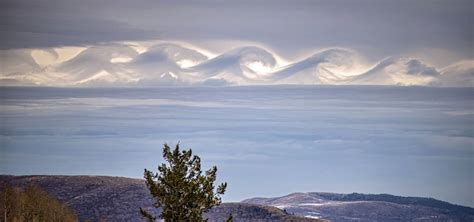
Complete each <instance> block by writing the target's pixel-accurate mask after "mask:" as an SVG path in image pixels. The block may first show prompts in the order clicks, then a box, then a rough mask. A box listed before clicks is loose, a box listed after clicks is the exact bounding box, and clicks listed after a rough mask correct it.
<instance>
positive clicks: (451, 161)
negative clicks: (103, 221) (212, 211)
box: [0, 0, 474, 206]
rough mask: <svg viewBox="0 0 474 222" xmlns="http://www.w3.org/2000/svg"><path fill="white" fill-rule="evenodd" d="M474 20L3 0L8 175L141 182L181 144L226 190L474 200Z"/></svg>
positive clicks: (338, 1)
mask: <svg viewBox="0 0 474 222" xmlns="http://www.w3.org/2000/svg"><path fill="white" fill-rule="evenodd" d="M473 23H474V2H473V1H470V0H452V1H439V0H417V1H412V0H401V1H388V0H360V1H349V0H331V1H329V0H323V1H303V0H298V1H284V0H275V1H247V0H241V1H157V0H137V1H126V0H98V1H97V0H83V1H73V0H37V1H28V0H0V65H1V68H0V86H1V87H0V90H1V91H0V92H1V97H0V98H1V100H0V102H1V103H0V105H1V107H0V108H1V110H0V115H1V119H0V123H1V124H0V133H1V135H0V138H1V141H0V142H1V145H2V146H1V150H0V152H1V154H2V155H1V156H0V158H2V159H1V160H2V161H1V163H0V164H1V165H0V167H1V168H0V173H12V174H103V175H121V176H130V177H140V176H141V170H142V168H144V167H150V168H151V167H153V166H154V165H153V164H154V163H155V162H156V159H155V158H154V157H155V156H153V155H151V154H156V156H160V155H159V153H158V152H159V147H160V146H161V144H163V143H164V142H170V143H174V142H176V141H177V140H181V141H182V142H183V145H184V146H186V147H192V148H194V147H195V149H196V150H197V151H199V153H200V154H201V156H202V158H203V160H204V161H205V160H206V159H208V160H210V163H209V164H211V163H214V164H216V165H218V166H219V167H220V168H219V169H222V170H221V171H220V172H222V175H223V178H224V179H225V180H228V182H229V194H228V197H225V198H227V199H226V200H228V201H236V200H241V199H243V198H248V197H254V196H276V195H284V194H287V193H290V192H296V191H332V192H366V193H393V194H399V195H413V196H430V197H436V198H441V199H443V200H448V201H451V202H454V203H459V204H464V205H469V206H474V202H473V200H474V196H473V191H472V187H473V186H472V183H473V168H474V167H473V149H474V148H473V141H474V140H473V128H472V126H473V125H472V124H473V107H472V104H473V101H472V100H473V98H472V95H473V93H472V88H473V87H474V37H473V28H472V24H473ZM264 85H265V86H264ZM268 85H271V86H268ZM289 85H291V86H289ZM302 85H313V86H311V87H310V86H302ZM322 85H324V86H322ZM326 85H331V86H326ZM333 85H334V86H333ZM336 85H337V86H336ZM369 85H370V86H369ZM374 85H383V86H374ZM4 86H22V87H23V86H40V87H61V88H8V87H4ZM203 86H204V87H203ZM237 86H238V87H237ZM243 86H245V87H243ZM395 86H396V87H395ZM415 86H416V87H415ZM104 87H105V88H104ZM195 87H197V88H195ZM200 87H202V88H200ZM150 120H151V121H150ZM104 158H105V160H107V161H104ZM110 166H113V168H111V167H110ZM255 169H257V170H255ZM314 169H318V170H316V171H315V170H314ZM262 178H265V179H263V180H262ZM427 184H429V185H427ZM233 186H234V187H236V188H238V189H235V190H233V189H232V187H233ZM256 187H265V189H256Z"/></svg>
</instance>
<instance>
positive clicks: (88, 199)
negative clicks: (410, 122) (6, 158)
mask: <svg viewBox="0 0 474 222" xmlns="http://www.w3.org/2000/svg"><path fill="white" fill-rule="evenodd" d="M5 183H9V184H11V185H13V186H17V187H26V186H28V185H38V186H40V187H41V188H42V189H44V190H45V191H47V192H48V193H50V194H52V195H53V196H55V197H56V198H58V199H59V200H61V201H64V202H66V203H67V204H68V205H69V206H70V207H71V208H72V209H73V210H74V211H75V212H76V213H77V214H78V216H79V218H80V219H81V220H85V219H92V220H93V221H97V220H99V219H100V218H104V219H107V221H140V220H141V217H140V214H139V210H138V209H139V207H145V208H147V209H148V210H149V211H151V212H154V213H155V214H158V213H159V212H157V211H156V209H154V208H153V207H152V199H151V196H150V194H149V192H148V190H147V188H146V186H145V184H144V181H143V180H139V179H130V178H123V177H106V176H1V175H0V188H1V185H2V184H5ZM286 212H288V213H290V214H294V215H289V214H288V213H286ZM229 214H232V215H233V218H234V221H320V220H316V219H317V218H320V219H329V220H331V221H335V222H339V221H344V222H345V221H362V222H372V221H388V222H399V221H400V222H401V221H452V222H456V221H461V222H464V221H469V222H472V221H474V208H470V207H463V206H458V205H453V204H450V203H447V202H444V201H440V200H436V199H432V198H418V197H399V196H393V195H387V194H380V195H374V194H358V193H353V194H335V193H294V194H290V195H287V196H283V197H276V198H252V199H248V200H244V201H242V202H241V203H225V204H222V205H221V206H219V207H216V208H214V209H212V210H211V211H210V212H209V213H208V214H207V217H208V218H209V219H210V221H225V219H226V218H227V217H228V215H229ZM295 215H296V216H295ZM312 218H313V219H315V220H312Z"/></svg>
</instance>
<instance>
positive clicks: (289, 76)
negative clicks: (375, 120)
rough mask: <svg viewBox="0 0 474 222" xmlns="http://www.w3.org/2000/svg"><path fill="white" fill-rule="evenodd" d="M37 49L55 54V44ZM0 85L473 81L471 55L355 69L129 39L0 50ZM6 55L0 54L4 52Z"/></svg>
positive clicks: (337, 55)
mask: <svg viewBox="0 0 474 222" xmlns="http://www.w3.org/2000/svg"><path fill="white" fill-rule="evenodd" d="M44 52H46V53H49V54H51V56H52V58H53V59H57V58H58V57H59V56H58V50H55V49H46V50H44ZM0 53H1V55H2V60H3V61H2V69H1V70H0V84H1V85H40V86H154V85H272V84H337V85H353V84H356V85H424V86H448V87H472V86H474V85H473V77H474V61H471V60H467V61H461V62H459V63H456V64H453V65H450V66H447V67H445V68H441V69H439V68H436V67H434V66H432V65H430V64H427V63H425V62H424V61H421V60H418V59H414V58H394V57H393V58H385V59H382V60H381V61H379V62H378V63H376V64H375V65H374V66H372V67H370V68H368V69H366V70H365V71H361V72H360V73H359V74H356V75H350V76H348V75H343V74H341V73H340V72H335V71H334V70H341V68H343V69H342V70H348V69H350V68H351V67H353V65H354V63H356V61H359V60H358V57H359V55H358V54H357V53H355V52H354V51H352V50H349V49H344V48H330V49H325V50H322V51H319V52H316V53H314V54H312V55H311V56H308V57H306V58H303V59H301V60H298V61H294V62H290V63H289V64H285V65H283V64H279V63H278V60H277V59H276V58H280V56H278V55H277V54H275V53H274V52H271V51H269V50H267V49H264V48H261V47H257V46H247V47H241V48H236V49H233V50H230V51H228V52H225V53H222V54H220V55H217V56H215V57H212V58H210V57H208V56H207V55H206V53H202V52H200V51H199V50H197V49H193V48H189V47H186V46H183V45H180V44H171V43H161V44H158V45H154V46H151V47H149V48H147V50H146V51H144V52H143V51H140V52H139V51H137V50H136V49H135V48H134V47H133V46H132V45H127V44H113V45H98V46H91V47H88V48H86V49H85V50H83V51H82V52H80V53H78V54H77V55H75V56H74V57H73V58H71V59H69V60H67V61H64V62H59V63H52V64H50V65H46V66H44V65H41V64H38V63H37V61H36V60H35V56H34V54H33V50H29V49H23V50H8V51H1V52H0ZM3 58H6V59H3Z"/></svg>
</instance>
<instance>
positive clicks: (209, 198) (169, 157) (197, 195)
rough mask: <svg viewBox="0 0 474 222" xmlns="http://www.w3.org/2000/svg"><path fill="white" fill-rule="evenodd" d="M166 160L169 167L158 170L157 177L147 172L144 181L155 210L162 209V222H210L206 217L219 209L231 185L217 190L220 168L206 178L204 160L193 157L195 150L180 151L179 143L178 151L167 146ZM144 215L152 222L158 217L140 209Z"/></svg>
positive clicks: (224, 185) (224, 184)
mask: <svg viewBox="0 0 474 222" xmlns="http://www.w3.org/2000/svg"><path fill="white" fill-rule="evenodd" d="M163 158H164V159H165V161H167V162H168V163H167V164H165V163H162V164H161V165H160V166H158V172H157V173H154V172H152V171H149V170H147V169H145V173H144V177H145V180H146V185H147V187H148V189H149V190H150V193H151V195H152V196H153V197H154V198H155V203H154V206H155V207H157V208H158V207H161V208H162V213H161V215H160V218H162V219H164V220H165V221H166V222H168V221H172V222H174V221H207V220H204V219H203V217H202V214H203V213H205V212H207V211H209V210H210V209H211V208H212V207H214V206H217V205H219V204H220V203H221V202H222V201H221V197H220V196H221V195H223V194H224V192H225V190H226V187H227V183H222V184H220V185H219V186H218V187H217V189H215V187H214V182H215V180H216V176H217V167H215V166H214V167H212V168H211V169H209V170H207V171H206V172H205V173H204V174H203V172H202V170H201V159H200V158H199V156H196V155H192V150H191V149H189V150H183V151H180V149H179V143H178V144H176V147H175V148H174V150H171V149H170V147H169V146H168V144H164V146H163ZM140 212H141V213H142V215H143V216H144V217H145V218H147V219H148V220H150V221H155V220H156V217H154V216H153V215H151V214H150V213H148V212H147V211H146V210H144V209H142V208H140Z"/></svg>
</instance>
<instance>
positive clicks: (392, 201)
mask: <svg viewBox="0 0 474 222" xmlns="http://www.w3.org/2000/svg"><path fill="white" fill-rule="evenodd" d="M242 202H243V203H253V204H261V205H267V206H275V207H278V208H280V209H285V210H286V211H287V212H290V213H294V214H295V215H301V216H311V217H314V218H325V219H329V220H331V221H335V222H339V221H341V222H342V221H363V222H375V221H389V222H392V221H393V222H395V221H396V222H399V221H400V222H402V221H453V222H454V221H466V222H472V221H474V208H470V207H463V206H459V205H454V204H450V203H448V202H444V201H440V200H436V199H433V198H420V197H400V196H393V195H389V194H360V193H352V194H336V193H315V192H312V193H293V194H289V195H286V196H283V197H276V198H252V199H248V200H244V201H242Z"/></svg>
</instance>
